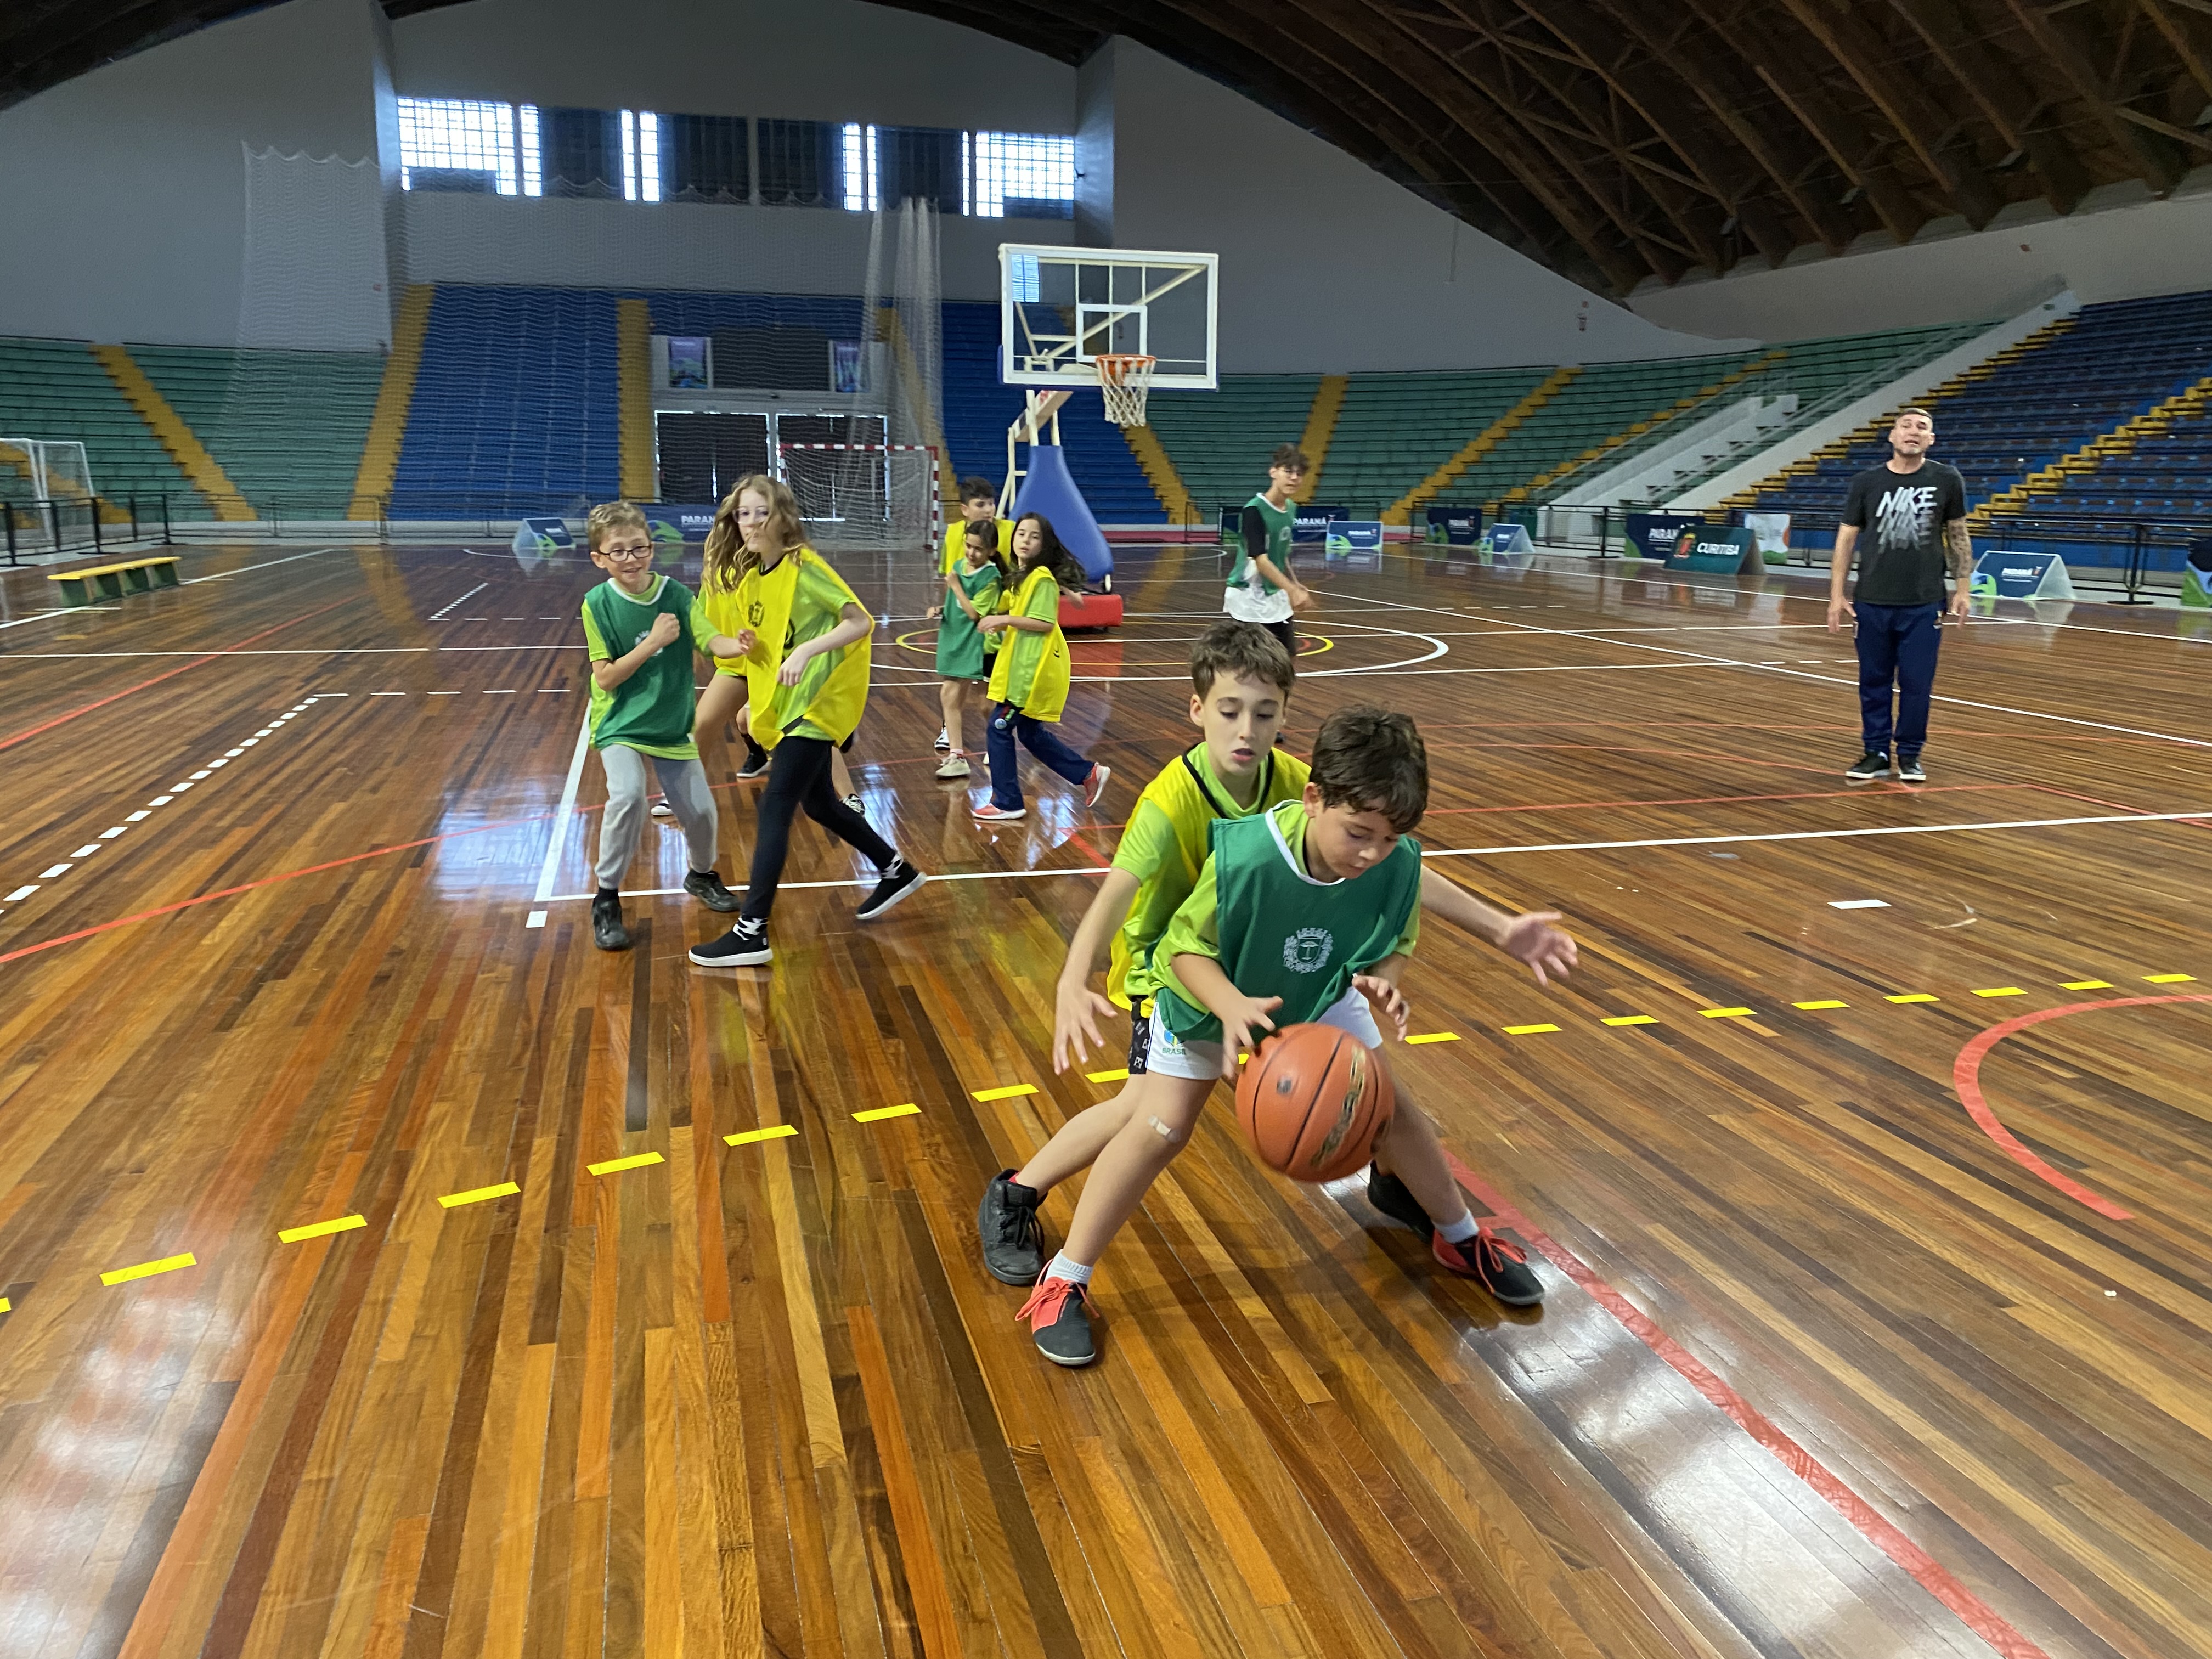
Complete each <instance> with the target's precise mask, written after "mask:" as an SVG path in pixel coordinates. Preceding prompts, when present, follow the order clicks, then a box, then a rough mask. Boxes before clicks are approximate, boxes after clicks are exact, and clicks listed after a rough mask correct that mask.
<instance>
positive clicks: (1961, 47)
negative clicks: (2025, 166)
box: [1889, 0, 2148, 213]
mask: <svg viewBox="0 0 2212 1659" xmlns="http://www.w3.org/2000/svg"><path fill="white" fill-rule="evenodd" d="M1889 3H1890V5H1891V6H1892V7H1893V9H1895V10H1896V12H1897V14H1898V15H1899V16H1900V17H1902V18H1904V19H1905V21H1906V22H1908V23H1910V24H1911V26H1912V27H1913V28H1914V30H1916V31H1917V33H1918V34H1919V36H1920V38H1921V39H1922V40H1925V41H1926V42H1927V43H1928V47H1929V51H1931V52H1934V53H1935V54H1936V61H1937V62H1938V63H1940V64H1942V65H1943V67H1944V69H1945V70H1947V71H1948V72H1949V74H1950V76H1951V78H1952V79H1953V80H1954V81H1955V82H1958V83H1959V88H1960V90H1961V91H1962V92H1964V93H1965V94H1966V96H1968V97H1969V98H1971V99H1972V100H1974V102H1975V103H1976V104H1977V105H1978V106H1979V107H1980V109H1981V112H1982V113H1983V114H1984V115H1985V116H1986V117H1988V118H1989V122H1990V125H1991V126H1993V127H1995V128H1996V131H1997V133H1998V136H1999V137H2002V138H2003V140H2004V141H2005V143H2007V144H2008V145H2010V146H2011V147H2012V148H2013V149H2016V150H2018V151H2020V152H2021V154H2022V155H2025V156H2027V159H2028V161H2029V162H2030V163H2031V164H2033V167H2034V168H2035V171H2036V174H2037V176H2038V177H2039V178H2040V179H2042V180H2043V193H2044V198H2045V200H2046V201H2048V202H2049V203H2050V204H2051V206H2052V207H2053V208H2055V209H2057V210H2058V211H2059V212H2061V213H2071V212H2073V210H2074V208H2075V204H2077V203H2078V202H2080V201H2081V198H2082V197H2084V196H2086V195H2087V194H2088V193H2089V182H2090V181H2089V170H2088V169H2087V167H2084V166H2083V165H2082V164H2081V156H2080V155H2079V154H2078V153H2076V151H2075V149H2074V147H2073V146H2072V145H2071V144H2069V143H2067V142H2066V140H2065V139H2064V137H2062V136H2061V135H2060V134H2059V133H2057V132H2056V131H2052V130H2051V129H2049V128H2047V127H2042V126H2039V125H2036V119H2035V118H2036V99H2035V92H2034V88H2033V87H2032V86H2030V85H2029V84H2028V83H2027V82H2026V81H2025V80H2024V79H2022V78H2021V72H2020V70H2018V68H2017V67H2016V66H2015V65H2014V64H2011V63H2009V62H2007V61H2004V60H2002V58H2000V57H1999V55H1998V53H1997V52H1996V48H1995V47H1994V46H1990V45H1988V44H1986V43H1985V42H1984V40H1982V39H1981V38H1979V37H1978V34H1977V33H1976V31H1975V30H1974V29H1973V28H1972V27H1971V26H1970V24H1969V23H1968V21H1967V20H1966V17H1965V16H1964V15H1961V14H1960V10H1959V7H1958V3H1957V0H1889ZM2146 3H2148V0H2146Z"/></svg>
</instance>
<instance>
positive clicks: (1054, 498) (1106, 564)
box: [1014, 444, 1114, 586]
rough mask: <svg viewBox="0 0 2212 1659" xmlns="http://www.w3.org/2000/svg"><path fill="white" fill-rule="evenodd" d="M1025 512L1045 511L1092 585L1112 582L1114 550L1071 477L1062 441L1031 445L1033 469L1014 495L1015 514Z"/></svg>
mask: <svg viewBox="0 0 2212 1659" xmlns="http://www.w3.org/2000/svg"><path fill="white" fill-rule="evenodd" d="M1023 513H1042V514H1044V516H1045V517H1046V518H1047V519H1048V520H1051V521H1052V527H1053V532H1054V534H1056V535H1057V536H1058V537H1059V538H1060V545H1061V546H1062V547H1064V548H1066V550H1068V551H1069V552H1070V553H1073V555H1074V556H1075V562H1076V563H1078V564H1079V565H1081V566H1082V567H1083V574H1084V575H1085V577H1086V578H1088V579H1089V580H1090V581H1091V585H1092V586H1106V585H1108V579H1109V577H1111V576H1112V575H1113V574H1114V554H1113V550H1111V549H1110V548H1109V547H1108V546H1107V545H1106V532H1103V531H1102V530H1101V529H1099V527H1098V520H1097V519H1096V518H1094V517H1092V516H1091V504H1090V503H1089V502H1088V501H1085V500H1084V499H1083V492H1082V491H1081V490H1079V489H1077V488H1076V487H1075V480H1074V479H1073V478H1072V477H1069V476H1068V471H1067V452H1066V451H1065V450H1063V449H1062V448H1060V446H1059V445H1058V444H1031V445H1030V470H1029V471H1028V473H1027V474H1026V475H1025V476H1024V477H1023V479H1022V487H1021V489H1019V490H1018V491H1017V492H1016V493H1015V495H1014V516H1015V517H1016V518H1017V519H1018V518H1020V517H1021V516H1022V514H1023Z"/></svg>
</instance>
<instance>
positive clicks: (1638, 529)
mask: <svg viewBox="0 0 2212 1659" xmlns="http://www.w3.org/2000/svg"><path fill="white" fill-rule="evenodd" d="M1704 528H1705V514H1704V513H1630V514H1629V515H1628V556H1629V557H1630V558H1632V559H1664V558H1668V557H1671V556H1673V554H1674V544H1675V543H1676V542H1678V541H1680V539H1681V538H1682V532H1684V531H1686V530H1693V529H1694V530H1703V529H1704Z"/></svg>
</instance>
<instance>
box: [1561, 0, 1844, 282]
mask: <svg viewBox="0 0 2212 1659" xmlns="http://www.w3.org/2000/svg"><path fill="white" fill-rule="evenodd" d="M1592 9H1593V10H1594V12H1595V14H1596V15H1598V17H1599V18H1600V20H1601V22H1602V23H1607V24H1609V25H1610V26H1611V27H1612V28H1613V29H1614V30H1616V31H1617V32H1618V33H1620V36H1621V37H1622V38H1624V39H1626V40H1633V41H1634V42H1636V44H1638V46H1641V47H1642V48H1643V49H1644V51H1645V52H1648V53H1650V57H1651V61H1652V62H1653V63H1654V64H1656V65H1658V66H1659V68H1660V69H1661V70H1663V71H1664V73H1665V76H1667V77H1668V78H1671V79H1672V80H1674V81H1675V82H1679V83H1680V85H1682V86H1686V87H1690V88H1694V89H1695V91H1696V93H1697V95H1698V97H1699V100H1701V101H1702V102H1703V103H1704V104H1705V107H1706V109H1707V110H1709V111H1710V112H1711V114H1712V117H1713V118H1714V120H1715V121H1717V123H1718V124H1719V125H1720V126H1721V127H1722V129H1723V131H1726V132H1727V133H1728V135H1729V137H1732V138H1734V139H1735V141H1736V143H1738V144H1740V145H1741V146H1742V147H1743V151H1744V154H1745V155H1747V156H1749V157H1750V158H1751V159H1752V161H1753V162H1754V163H1756V164H1757V165H1758V166H1759V167H1760V168H1761V169H1762V170H1764V171H1765V173H1766V176H1767V177H1768V178H1769V179H1771V180H1772V181H1773V183H1774V186H1775V188H1776V189H1777V190H1778V191H1780V193H1781V195H1782V197H1783V199H1784V201H1786V202H1787V203H1789V204H1790V207H1792V208H1793V209H1794V210H1796V214H1797V216H1798V217H1799V218H1800V219H1801V220H1802V221H1803V222H1804V225H1805V229H1806V232H1807V235H1806V236H1805V238H1803V239H1802V240H1811V241H1817V242H1820V243H1823V244H1825V245H1826V246H1827V248H1828V250H1829V252H1832V253H1841V252H1843V251H1844V247H1845V246H1848V245H1849V243H1850V240H1851V231H1850V224H1849V222H1848V220H1847V219H1846V217H1845V216H1844V214H1843V213H1842V212H1841V211H1840V210H1838V209H1837V208H1836V207H1835V206H1833V205H1832V204H1830V203H1828V202H1826V201H1824V200H1821V199H1820V197H1818V196H1817V195H1816V194H1815V193H1814V191H1811V190H1809V189H1808V188H1807V182H1806V174H1807V172H1808V169H1809V168H1810V167H1813V166H1814V165H1816V158H1817V157H1818V155H1819V154H1820V152H1819V150H1818V149H1817V148H1816V147H1814V145H1811V144H1808V143H1805V142H1803V140H1802V138H1800V139H1797V140H1796V141H1793V140H1792V138H1791V136H1790V134H1789V132H1788V131H1786V130H1785V129H1780V128H1777V127H1774V126H1771V125H1765V124H1763V123H1761V122H1759V121H1757V120H1754V119H1753V118H1751V116H1750V115H1748V114H1747V113H1746V112H1745V109H1744V103H1745V100H1744V99H1743V97H1742V96H1741V88H1740V87H1739V86H1738V85H1737V84H1736V76H1735V64H1734V63H1733V62H1732V61H1730V60H1728V59H1726V58H1723V55H1722V54H1721V53H1719V52H1717V51H1715V50H1714V49H1713V48H1712V46H1711V43H1710V41H1709V40H1708V39H1707V38H1706V36H1705V33H1704V32H1703V31H1701V30H1698V29H1695V28H1690V27H1678V28H1676V29H1674V30H1673V31H1671V32H1666V33H1662V32H1661V31H1660V30H1659V29H1657V28H1656V27H1653V25H1652V22H1651V18H1650V12H1649V11H1647V10H1646V9H1644V7H1643V6H1642V5H1640V4H1638V3H1637V0H1593V8H1592ZM1786 254H1787V250H1786V249H1785V250H1784V253H1783V254H1782V255H1778V254H1776V253H1774V252H1771V251H1769V252H1767V258H1769V259H1770V260H1771V261H1773V262H1775V263H1777V264H1779V263H1780V260H1781V258H1783V257H1786Z"/></svg>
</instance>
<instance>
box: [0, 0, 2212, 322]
mask: <svg viewBox="0 0 2212 1659" xmlns="http://www.w3.org/2000/svg"><path fill="white" fill-rule="evenodd" d="M384 3H385V9H386V11H387V12H389V13H390V14H391V15H392V16H394V17H402V16H405V15H410V14H411V13H414V12H419V11H427V10H430V9H435V7H438V6H440V5H445V4H452V3H459V0H384ZM878 3H884V4H890V5H895V6H896V7H898V8H899V9H903V10H908V11H915V12H921V13H924V14H927V15H931V16H934V17H941V18H944V19H946V20H948V21H952V22H957V23H961V24H964V25H966V26H967V27H971V28H976V29H981V30H982V31H983V32H985V33H989V34H994V35H996V36H998V37H1000V39H1002V40H1011V41H1013V42H1015V43H1016V44H1018V45H1020V46H1027V47H1030V49H1032V50H1034V51H1036V52H1042V53H1044V54H1045V55H1046V56H1048V57H1051V58H1057V59H1059V60H1060V61H1061V62H1063V63H1070V64H1073V63H1079V62H1080V61H1081V60H1082V59H1083V58H1085V57H1086V56H1087V55H1088V54H1089V53H1090V52H1091V51H1092V50H1093V49H1094V48H1095V47H1096V46H1097V45H1098V44H1099V43H1100V42H1101V41H1102V40H1104V39H1106V38H1107V37H1108V36H1109V35H1113V34H1124V35H1127V36H1129V37H1130V38H1132V39H1133V40H1138V41H1140V42H1142V43H1143V44H1144V45H1146V46H1150V47H1152V49H1153V50H1155V51H1157V52H1161V53H1163V54H1164V55H1165V56H1167V57H1169V58H1174V59H1176V61H1178V62H1180V63H1182V64H1186V65H1188V67H1190V68H1191V69H1193V70H1197V71H1199V72H1200V73H1201V74H1204V75H1206V76H1211V77H1212V79H1214V80H1216V81H1218V82H1223V83H1224V84H1225V85H1227V86H1230V87H1232V88H1236V89H1237V90H1238V91H1240V92H1242V93H1243V94H1247V95H1248V96H1249V97H1251V98H1253V99H1255V100H1258V101H1259V102H1261V103H1262V104H1264V105H1266V106H1267V107H1269V108H1271V109H1273V110H1275V111H1276V112H1279V113H1280V114H1282V115H1284V116H1285V117H1287V118H1289V119H1291V120H1292V121H1294V122H1296V123H1297V124H1298V125H1300V126H1303V127H1305V128H1307V129H1309V130H1310V131H1313V132H1315V133H1316V134H1318V135H1320V136H1321V137H1323V138H1326V139H1328V141H1329V142H1330V143H1334V144H1336V145H1338V146H1339V147H1340V148H1341V149H1344V150H1346V152H1348V153H1349V154H1351V155H1356V156H1358V158H1360V159H1361V160H1362V161H1366V162H1367V163H1368V164H1369V165H1370V166H1372V167H1375V168H1376V169H1377V170H1378V171H1380V172H1382V173H1385V174H1387V175H1389V177H1391V178H1393V179H1398V180H1399V181H1401V183H1403V184H1405V185H1407V186H1408V187H1409V188H1411V189H1413V190H1415V191H1419V193H1420V194H1421V195H1423V196H1425V197H1427V198H1429V199H1430V200H1431V201H1433V202H1435V203H1437V204H1438V205H1439V206H1441V207H1443V208H1445V209H1447V210H1449V211H1451V212H1453V213H1455V214H1456V215H1458V216H1460V217H1462V218H1463V219H1465V220H1466V221H1467V222H1469V223H1471V224H1473V225H1474V226H1476V227H1478V228H1480V229H1482V230H1484V231H1486V232H1488V233H1489V234H1492V235H1493V236H1496V237H1498V239H1499V240H1503V241H1504V242H1506V243H1508V244H1509V245H1510V246H1514V247H1516V248H1519V249H1520V250H1522V252H1525V253H1527V254H1528V255H1529V256H1530V257H1531V258H1534V259H1537V260H1539V261H1541V263H1543V264H1547V265H1549V266H1550V267H1552V268H1553V269H1554V270H1559V271H1562V272H1564V273H1565V274H1566V275H1568V276H1572V277H1574V278H1575V279H1576V280H1577V281H1580V282H1583V283H1587V284H1589V286H1590V287H1592V288H1594V289H1599V290H1601V291H1602V292H1609V293H1615V294H1625V293H1626V292H1628V291H1629V290H1631V289H1634V288H1636V287H1637V286H1638V285H1639V284H1641V283H1647V282H1650V281H1651V280H1653V279H1655V278H1656V279H1657V280H1658V281H1660V282H1662V283H1672V282H1674V281H1676V280H1678V279H1679V278H1680V277H1681V276H1683V275H1685V274H1686V273H1687V272H1689V271H1692V270H1699V269H1703V270H1714V271H1718V270H1727V269H1729V267H1731V266H1733V265H1734V264H1736V262H1737V261H1739V260H1741V259H1742V258H1747V257H1753V256H1764V258H1765V259H1767V260H1769V261H1772V262H1776V263H1779V262H1780V261H1781V260H1783V259H1784V258H1787V257H1789V256H1790V254H1791V253H1792V252H1795V251H1796V250H1797V249H1800V248H1806V247H1826V248H1827V249H1829V250H1831V251H1832V252H1838V253H1840V252H1844V250H1845V249H1846V248H1847V247H1848V246H1850V244H1851V243H1852V241H1853V240H1855V239H1856V238H1857V237H1859V236H1861V235H1863V234H1866V233H1868V232H1887V233H1888V234H1889V235H1890V236H1893V237H1894V238H1896V239H1897V240H1900V241H1903V240H1910V239H1911V237H1912V236H1913V235H1915V234H1917V233H1918V232H1919V231H1920V230H1921V229H1922V228H1924V227H1925V226H1927V225H1928V224H1929V223H1930V222H1933V221H1936V220H1939V219H1943V218H1947V217H1950V216H1957V217H1959V218H1960V219H1963V220H1964V221H1965V222H1966V223H1967V224H1968V225H1970V226H1972V227H1975V228H1980V227H1982V226H1984V225H1986V224H1988V223H1989V222H1990V219H1991V218H1992V217H1994V216H1996V214H1997V213H1998V212H1999V211H2000V210H2002V209H2003V208H2004V207H2005V206H2006V205H2007V204H2010V203H2014V202H2021V201H2031V200H2039V201H2043V202H2047V203H2048V204H2050V205H2051V207H2052V208H2054V209H2056V210H2057V211H2059V212H2061V213H2070V212H2072V211H2073V210H2075V207H2076V206H2077V205H2079V204H2080V203H2081V200H2082V198H2083V197H2084V196H2085V195H2087V193H2088V192H2089V191H2091V190H2093V189H2094V188H2096V187H2097V186H2099V185H2112V184H2119V183H2123V182H2126V181H2130V180H2137V181H2140V182H2141V183H2142V185H2144V186H2146V187H2148V190H2149V191H2152V192H2153V193H2154V194H2157V195H2164V194H2166V193H2167V192H2169V191H2172V189H2173V188H2174V187H2175V186H2176V185H2178V184H2179V182H2180V180H2181V179H2182V177H2183V175H2184V174H2185V173H2187V172H2188V171H2189V169H2191V167H2197V166H2201V165H2203V164H2204V163H2206V162H2212V0H878ZM251 9H254V4H253V0H10V3H8V4H6V5H4V6H0V107H4V106H6V105H8V104H9V103H12V102H15V101H18V100H21V99H22V98H25V97H27V96H29V95H30V94H33V93H34V92H37V91H40V90H41V89H43V88H46V87H49V86H52V85H55V84H57V83H58V82H61V81H64V80H67V79H68V78H70V76H74V75H78V74H81V73H82V72H83V71H84V70H88V69H90V68H93V67H94V66H95V65H97V64H100V63H104V62H106V61H108V60H109V59H111V58H118V57H121V56H124V55H125V54H127V53H129V52H136V51H138V50H140V49H142V48H143V47H145V46H151V45H154V44H155V43H157V42H159V41H161V40H167V39H169V38H171V37H173V36H174V35H177V34H180V33H185V32H186V31H188V30H190V29H192V28H196V27H199V26H201V25H202V24H204V23H209V22H214V21H218V20H220V19H222V18H224V17H228V16H231V15H235V14H237V13H239V12H242V11H247V10H251Z"/></svg>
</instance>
